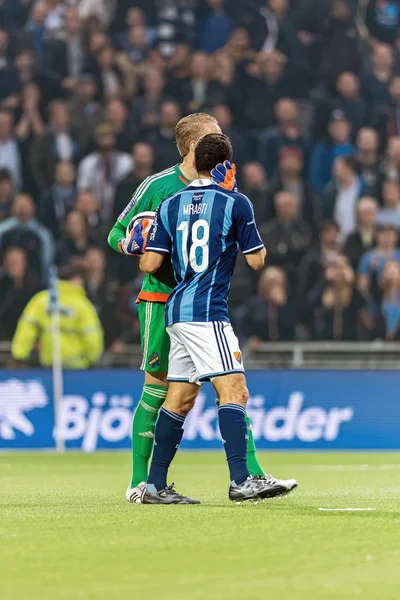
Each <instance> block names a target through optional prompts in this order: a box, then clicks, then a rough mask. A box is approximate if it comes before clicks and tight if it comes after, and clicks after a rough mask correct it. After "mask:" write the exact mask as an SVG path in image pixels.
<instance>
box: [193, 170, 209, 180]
mask: <svg viewBox="0 0 400 600" xmlns="http://www.w3.org/2000/svg"><path fill="white" fill-rule="evenodd" d="M196 179H212V178H211V173H207V172H206V171H202V172H199V173H197V176H196Z"/></svg>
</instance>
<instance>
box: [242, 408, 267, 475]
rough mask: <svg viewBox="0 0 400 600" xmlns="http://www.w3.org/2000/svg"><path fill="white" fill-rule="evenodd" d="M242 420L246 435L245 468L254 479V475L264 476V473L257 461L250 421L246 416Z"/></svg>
mask: <svg viewBox="0 0 400 600" xmlns="http://www.w3.org/2000/svg"><path fill="white" fill-rule="evenodd" d="M244 420H245V421H246V425H247V435H248V440H247V454H246V459H247V468H248V469H249V471H250V475H252V477H256V475H264V471H263V469H262V468H261V465H260V463H259V462H258V460H257V451H256V445H255V443H254V437H253V430H252V428H251V421H250V419H249V417H248V416H247V415H246V416H245V419H244Z"/></svg>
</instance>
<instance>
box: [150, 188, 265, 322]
mask: <svg viewBox="0 0 400 600" xmlns="http://www.w3.org/2000/svg"><path fill="white" fill-rule="evenodd" d="M238 247H239V248H240V249H241V250H242V252H244V254H249V253H250V252H255V251H257V250H261V249H262V248H263V247H264V245H263V243H262V240H261V238H260V235H259V233H258V231H257V227H256V224H255V221H254V210H253V205H252V204H251V202H250V200H249V199H248V198H247V197H246V196H244V195H243V194H239V193H238V192H228V191H225V190H224V189H222V188H221V187H220V186H218V185H216V184H214V183H213V182H212V181H211V180H210V179H197V180H195V181H193V182H192V183H191V184H190V185H189V186H188V187H187V188H185V189H184V190H182V191H181V192H178V193H177V194H175V195H174V196H171V197H170V198H167V199H166V200H164V201H163V202H162V203H161V205H160V206H159V208H158V211H157V214H156V219H155V222H154V225H153V227H152V229H151V230H150V233H149V238H148V242H147V250H148V251H151V252H157V253H161V254H170V256H171V263H172V266H173V269H174V273H175V279H176V282H177V286H176V288H175V289H174V291H173V292H172V294H171V296H170V297H169V299H168V302H167V304H166V309H165V324H166V326H168V325H172V324H173V323H190V322H204V321H229V317H228V294H229V288H230V281H231V278H232V275H233V271H234V268H235V263H236V257H237V253H238Z"/></svg>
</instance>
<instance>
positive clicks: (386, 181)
mask: <svg viewBox="0 0 400 600" xmlns="http://www.w3.org/2000/svg"><path fill="white" fill-rule="evenodd" d="M399 24H400V3H399V2H398V1H397V0H229V1H224V0H118V1H117V0H38V1H32V0H0V261H1V271H0V290H1V292H0V339H3V340H11V339H12V337H13V334H14V331H15V328H16V325H17V322H18V318H19V316H20V315H21V312H22V310H23V309H24V307H25V305H26V303H27V302H28V301H29V299H30V298H31V297H32V296H33V295H34V294H35V293H36V292H37V291H38V290H40V289H42V288H43V287H44V286H45V285H46V277H47V271H48V267H49V265H50V264H51V263H53V262H55V263H56V264H57V265H58V266H60V267H64V266H65V265H71V264H73V265H80V266H81V267H83V268H84V269H85V273H86V293H87V296H88V298H89V299H90V300H91V301H92V302H93V304H94V306H95V307H96V310H97V312H98V314H99V316H100V320H101V323H102V326H103V328H104V332H105V340H106V345H107V347H109V348H111V350H112V351H113V352H115V353H119V352H123V349H124V345H125V344H126V343H127V342H138V341H139V327H138V319H137V305H136V304H135V300H136V296H137V293H138V290H139V289H140V285H141V277H140V273H139V272H138V261H136V260H135V259H134V258H128V257H123V256H121V255H118V254H117V253H113V252H112V250H110V249H109V248H108V247H107V244H106V238H107V233H108V231H109V229H110V228H111V226H112V225H113V223H114V221H115V220H116V218H117V217H118V215H119V214H120V212H121V211H122V210H123V209H124V207H125V205H126V204H127V203H128V202H129V200H130V197H131V195H132V193H133V192H134V190H135V189H136V188H137V186H138V185H139V184H140V183H141V182H142V181H143V180H144V179H145V178H146V177H147V176H149V175H150V174H152V173H155V172H157V171H160V170H162V169H165V168H167V167H169V166H171V165H173V164H175V163H177V162H179V160H180V157H179V155H178V152H177V149H176V146H175V143H174V128H175V125H176V123H177V121H178V120H179V119H180V118H181V117H182V116H184V115H185V114H187V113H190V112H198V111H205V112H209V113H211V114H213V115H214V116H215V117H216V118H217V119H218V121H219V123H220V125H221V127H222V129H223V131H224V132H225V133H226V134H227V135H229V136H230V138H231V140H232V143H233V147H234V153H235V154H234V160H235V163H236V165H237V168H238V184H239V189H240V190H241V191H243V192H244V193H245V194H247V195H248V196H249V198H250V199H251V200H252V202H253V203H254V206H255V212H256V219H257V222H258V225H259V229H260V233H261V236H262V238H263V240H264V242H265V245H266V248H267V251H268V258H267V267H266V269H265V270H264V271H263V272H261V274H260V273H257V274H254V273H252V272H251V271H250V270H249V269H247V268H246V266H245V264H244V261H243V259H239V262H238V267H237V271H236V273H235V277H234V280H233V283H232V289H231V297H230V310H231V316H232V320H233V323H234V326H235V327H236V329H237V332H238V334H239V336H240V337H241V338H244V339H247V340H249V343H250V345H251V347H253V348H257V345H258V344H259V343H260V341H266V340H271V341H278V340H295V339H299V340H309V339H319V340H336V339H337V340H371V339H388V340H393V339H400V249H399V236H398V233H399V231H400V54H399V53H400V37H399Z"/></svg>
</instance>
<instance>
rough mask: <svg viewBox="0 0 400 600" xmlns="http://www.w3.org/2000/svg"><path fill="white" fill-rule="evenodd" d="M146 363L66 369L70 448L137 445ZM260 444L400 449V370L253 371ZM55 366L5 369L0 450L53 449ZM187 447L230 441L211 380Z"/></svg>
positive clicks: (252, 404) (64, 413)
mask: <svg viewBox="0 0 400 600" xmlns="http://www.w3.org/2000/svg"><path fill="white" fill-rule="evenodd" d="M142 383H143V374H142V373H141V372H140V371H127V370H121V371H115V370H113V371H111V370H110V371H107V370H93V371H79V372H78V371H66V372H65V388H64V396H63V399H62V403H61V407H60V413H59V414H60V423H59V432H60V435H61V436H62V437H63V440H64V441H65V446H66V448H67V449H69V448H70V449H77V450H82V451H85V452H93V451H95V450H97V449H121V448H129V446H130V434H131V420H132V413H133V410H134V409H135V406H136V404H137V402H138V399H139V397H140V394H141V389H142ZM248 386H249V390H250V395H251V398H250V401H249V404H248V414H249V416H250V418H251V419H252V426H253V432H254V437H255V439H256V442H257V446H258V448H260V449H261V448H264V449H285V450H294V449H326V450H333V449H340V450H347V449H354V450H365V449H371V450H377V449H381V450H389V449H400V372H396V371H384V372H382V371H332V370H330V371H322V370H318V371H316V370H313V371H311V370H310V371H305V370H301V371H298V370H297V371H296V370H291V371H286V370H279V371H278V370H275V371H264V372H262V371H250V372H248ZM53 434H54V407H53V390H52V376H51V372H50V371H45V370H37V371H0V448H2V449H12V448H14V449H46V448H54V447H55V440H54V437H53ZM182 447H183V448H188V449H192V450H197V449H202V450H203V449H214V448H221V440H220V436H219V431H218V425H217V409H216V405H215V394H214V392H213V388H212V387H211V385H209V384H207V385H205V386H203V389H202V391H201V394H200V396H199V398H198V400H197V403H196V406H195V408H194V409H193V411H192V413H191V414H190V415H189V417H188V419H187V421H186V424H185V436H184V440H183V442H182Z"/></svg>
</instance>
